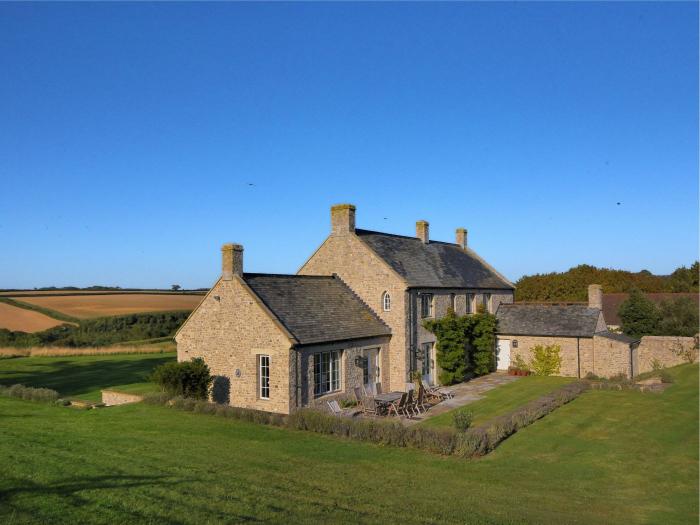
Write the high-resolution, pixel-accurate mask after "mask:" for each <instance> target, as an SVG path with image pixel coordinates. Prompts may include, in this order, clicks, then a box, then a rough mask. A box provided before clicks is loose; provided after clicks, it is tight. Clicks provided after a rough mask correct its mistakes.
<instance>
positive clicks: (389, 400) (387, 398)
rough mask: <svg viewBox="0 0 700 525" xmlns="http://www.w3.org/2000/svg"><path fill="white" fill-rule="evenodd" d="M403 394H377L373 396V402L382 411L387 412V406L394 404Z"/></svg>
mask: <svg viewBox="0 0 700 525" xmlns="http://www.w3.org/2000/svg"><path fill="white" fill-rule="evenodd" d="M404 394H405V392H387V393H386V394H377V395H376V396H374V401H375V403H377V404H378V405H379V406H380V407H382V409H383V410H388V409H389V406H390V405H392V404H394V403H396V402H397V401H398V400H399V399H401V396H402V395H404Z"/></svg>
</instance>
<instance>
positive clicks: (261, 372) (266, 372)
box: [258, 354, 270, 399]
mask: <svg viewBox="0 0 700 525" xmlns="http://www.w3.org/2000/svg"><path fill="white" fill-rule="evenodd" d="M258 397H260V399H270V356H269V355H267V354H261V355H259V356H258Z"/></svg>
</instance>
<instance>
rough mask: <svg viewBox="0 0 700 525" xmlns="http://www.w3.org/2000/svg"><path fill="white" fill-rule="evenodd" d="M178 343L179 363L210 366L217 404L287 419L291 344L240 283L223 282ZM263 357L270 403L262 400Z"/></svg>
mask: <svg viewBox="0 0 700 525" xmlns="http://www.w3.org/2000/svg"><path fill="white" fill-rule="evenodd" d="M175 341H176V342H177V359H178V361H186V360H189V359H192V358H194V357H202V358H204V360H205V361H206V363H207V364H208V365H209V368H210V370H211V373H212V375H214V376H215V379H214V385H213V388H212V398H213V400H214V401H216V402H219V403H229V404H230V405H232V406H237V407H242V408H253V409H257V410H266V411H268V412H279V413H283V414H287V413H289V411H290V391H291V384H292V378H293V377H294V373H295V370H294V367H292V366H290V364H291V361H292V360H291V359H290V356H291V352H292V350H291V342H290V340H289V339H288V338H287V336H286V334H285V333H284V332H283V331H282V329H281V328H280V327H279V325H278V324H277V323H276V322H275V321H273V319H272V318H271V317H270V316H269V315H268V314H267V313H266V311H265V309H264V307H263V306H261V304H260V303H259V302H258V300H257V298H256V297H255V295H254V294H253V293H252V292H250V291H249V290H248V287H247V285H246V284H245V283H244V282H243V281H242V279H240V278H239V277H234V278H233V279H231V280H224V279H220V280H219V281H218V282H217V283H216V284H215V285H214V287H213V288H212V289H211V291H210V292H209V293H208V294H207V295H206V296H205V298H204V299H203V300H202V302H201V303H200V305H199V307H198V308H197V309H195V311H194V312H192V315H191V316H190V317H189V319H188V320H187V323H186V324H185V325H183V327H182V328H181V329H180V331H179V332H178V333H177V335H176V336H175ZM259 355H269V356H270V399H261V398H260V396H259V388H258V356H259ZM290 376H291V377H290Z"/></svg>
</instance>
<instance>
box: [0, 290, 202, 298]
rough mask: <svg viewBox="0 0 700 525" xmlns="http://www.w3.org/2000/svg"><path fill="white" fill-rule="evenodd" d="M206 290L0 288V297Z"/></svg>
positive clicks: (164, 292)
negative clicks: (14, 289)
mask: <svg viewBox="0 0 700 525" xmlns="http://www.w3.org/2000/svg"><path fill="white" fill-rule="evenodd" d="M206 293H207V292H206V291H202V290H197V291H189V290H188V291H180V292H172V291H168V290H16V291H12V290H0V297H19V296H20V295H25V296H34V295H38V296H43V295H120V294H137V295H139V294H147V295H153V294H162V295H200V296H201V295H204V294H206Z"/></svg>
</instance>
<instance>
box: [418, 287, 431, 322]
mask: <svg viewBox="0 0 700 525" xmlns="http://www.w3.org/2000/svg"><path fill="white" fill-rule="evenodd" d="M420 316H421V317H432V316H433V294H431V293H422V294H420Z"/></svg>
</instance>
